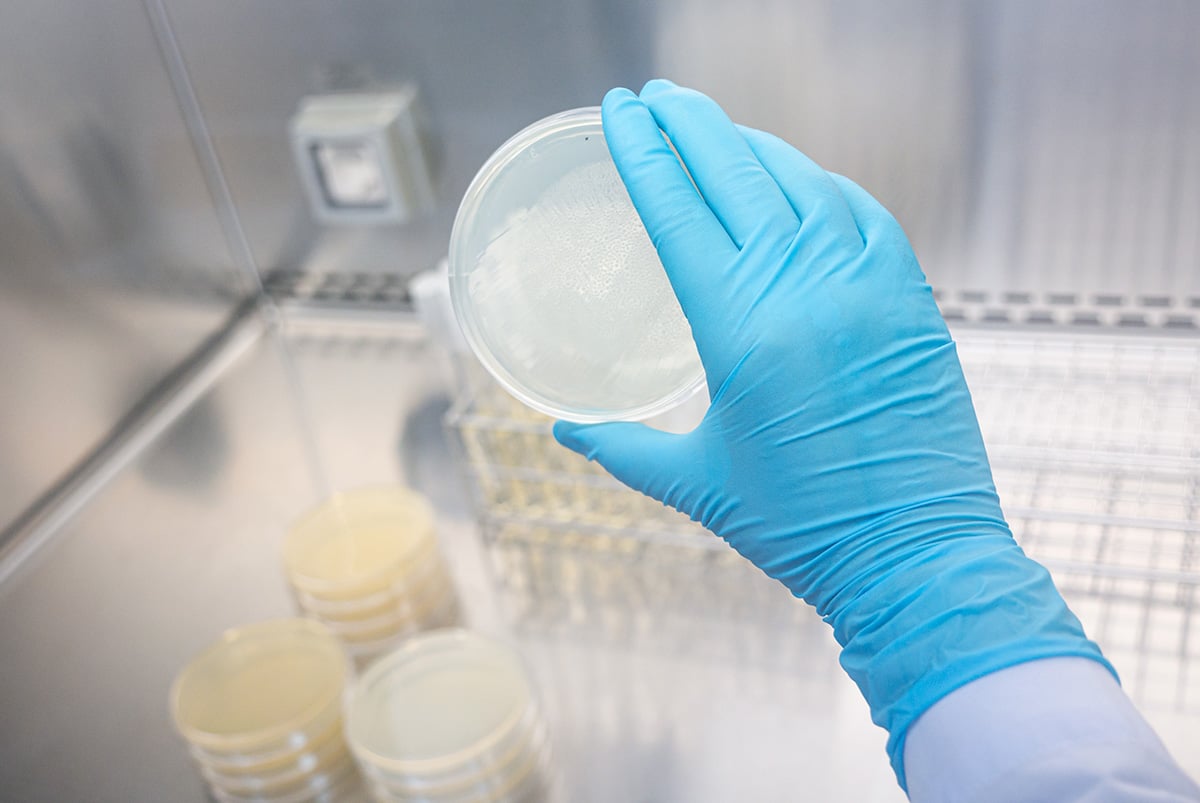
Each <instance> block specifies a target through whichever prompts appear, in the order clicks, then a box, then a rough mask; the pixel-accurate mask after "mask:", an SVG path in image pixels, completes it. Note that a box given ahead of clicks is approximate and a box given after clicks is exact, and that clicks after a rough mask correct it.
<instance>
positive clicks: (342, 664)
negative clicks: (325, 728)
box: [170, 619, 348, 754]
mask: <svg viewBox="0 0 1200 803" xmlns="http://www.w3.org/2000/svg"><path fill="white" fill-rule="evenodd" d="M347 669H348V667H347V663H346V659H345V657H344V655H343V654H342V650H341V646H340V644H339V642H338V641H337V639H336V638H335V637H334V635H333V634H332V633H331V632H330V631H329V630H328V628H326V627H325V626H323V625H321V624H319V623H317V622H314V621H312V620H309V619H278V620H273V621H268V622H260V623H258V624H253V625H248V626H246V627H240V628H235V629H233V630H228V631H226V632H225V633H224V634H223V635H222V636H221V638H220V640H219V641H217V642H216V643H215V644H213V645H212V646H211V647H209V648H208V649H207V650H205V651H204V652H202V653H200V655H198V656H197V657H196V658H194V659H193V660H192V662H191V663H190V664H188V665H187V666H186V667H184V669H183V671H182V672H181V673H180V674H179V676H178V677H177V678H176V679H175V683H174V685H173V687H172V689H171V698H170V699H171V716H172V719H173V721H174V723H175V727H176V729H177V730H178V731H179V733H180V735H181V736H183V738H184V739H186V740H187V741H188V742H189V743H191V744H192V745H193V746H195V747H199V748H201V749H202V750H208V751H214V752H219V753H222V754H228V753H236V752H255V751H261V750H264V749H271V748H272V747H276V746H281V747H283V748H284V749H286V748H287V747H289V746H290V747H293V748H295V747H299V746H301V745H304V744H307V743H309V742H311V741H312V739H313V737H314V736H319V735H320V730H317V729H315V728H314V725H317V726H318V727H319V723H321V722H322V720H324V719H325V718H326V715H328V714H329V713H330V712H336V710H337V707H338V705H339V703H340V699H341V693H342V688H343V685H344V683H345V681H346V676H347V674H348V672H347Z"/></svg>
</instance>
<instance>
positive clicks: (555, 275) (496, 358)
mask: <svg viewBox="0 0 1200 803" xmlns="http://www.w3.org/2000/svg"><path fill="white" fill-rule="evenodd" d="M449 261H450V298H451V302H452V304H453V307H454V312H455V315H456V317H457V318H458V321H459V325H460V326H461V328H462V330H463V334H464V335H465V336H466V340H467V342H468V343H469V344H470V346H471V349H472V350H473V351H474V352H475V355H476V356H477V357H478V358H479V360H480V362H482V363H483V365H484V366H485V367H486V368H487V370H488V371H489V372H490V373H491V374H492V375H493V376H494V377H495V378H496V380H497V381H498V382H499V383H500V384H501V385H502V386H504V387H505V388H506V389H507V390H508V391H509V393H511V394H512V395H513V396H515V397H516V398H517V399H519V400H521V401H522V402H524V403H525V404H527V405H528V406H530V407H532V408H534V409H536V410H540V411H541V412H544V413H547V414H549V415H552V416H555V417H557V418H563V419H567V420H572V421H583V422H591V421H611V420H619V419H630V420H634V419H643V418H649V417H651V416H654V415H657V414H658V413H661V412H663V411H664V410H667V409H670V408H672V407H674V406H675V405H677V404H680V403H682V402H683V401H685V400H686V399H687V398H689V397H690V396H692V395H693V394H694V393H696V392H697V391H698V390H700V388H702V387H703V386H704V372H703V368H702V367H701V365H700V358H699V356H698V355H697V353H696V346H695V343H694V341H693V340H692V334H691V329H690V327H689V326H688V323H687V320H686V319H685V318H684V316H683V312H682V310H681V309H680V307H679V302H678V301H677V300H676V298H675V294H674V292H673V291H672V289H671V285H670V282H669V281H668V280H667V276H666V272H665V271H664V270H663V267H662V263H661V262H660V261H659V259H658V254H657V252H656V251H655V249H654V246H653V244H652V243H651V242H650V238H649V237H648V236H647V234H646V230H645V228H644V227H643V225H642V222H641V219H640V218H639V217H638V214H637V211H636V210H635V209H634V207H633V203H632V202H631V201H630V200H629V195H628V193H627V192H626V190H625V186H624V184H623V183H622V182H621V178H620V176H619V175H618V174H617V169H616V165H615V164H613V161H612V157H611V156H610V155H609V152H608V146H607V144H606V142H605V139H604V131H603V128H602V126H601V121H600V110H599V108H595V107H593V108H586V109H574V110H572V111H567V112H563V113H561V114H557V115H554V116H552V117H547V118H545V119H543V120H539V121H538V122H536V123H534V124H533V125H531V126H529V127H528V128H526V129H524V130H523V131H521V132H520V133H518V134H516V135H515V136H514V137H512V138H511V139H510V140H508V142H506V143H504V144H503V145H502V146H500V148H499V150H497V151H496V152H495V153H494V154H492V156H491V158H490V159H488V161H487V162H486V163H485V164H484V166H483V167H482V168H481V169H480V171H479V173H478V174H477V175H476V176H475V179H474V181H472V182H471V185H470V187H469V188H468V189H467V192H466V195H465V196H464V197H463V201H462V204H461V206H460V207H459V210H458V215H457V217H456V218H455V221H454V228H453V230H452V231H451V235H450V260H449Z"/></svg>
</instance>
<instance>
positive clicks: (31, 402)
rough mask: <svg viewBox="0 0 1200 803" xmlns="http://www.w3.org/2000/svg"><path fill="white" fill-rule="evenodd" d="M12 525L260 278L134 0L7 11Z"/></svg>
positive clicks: (0, 487) (6, 322) (1, 12)
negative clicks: (226, 219)
mask: <svg viewBox="0 0 1200 803" xmlns="http://www.w3.org/2000/svg"><path fill="white" fill-rule="evenodd" d="M0 76H3V77H2V78H0V343H2V344H3V345H2V346H0V382H2V390H0V532H2V531H3V530H4V527H5V524H6V523H10V522H13V521H14V520H15V519H16V517H17V516H18V514H19V513H20V512H21V511H22V510H25V509H26V508H28V506H29V505H30V504H31V503H32V502H33V501H34V500H35V499H36V498H37V497H38V496H39V494H41V493H42V492H43V491H45V490H46V489H47V488H48V487H50V485H51V484H52V483H53V482H55V481H56V480H57V479H58V478H60V477H61V476H63V474H64V473H65V472H66V471H68V469H69V468H70V467H71V466H72V465H74V464H75V463H76V462H77V461H78V460H80V459H81V458H82V457H83V456H84V455H86V454H87V453H88V452H89V450H91V449H92V448H93V447H94V446H95V445H96V444H97V443H99V442H100V441H101V440H102V439H103V438H104V437H105V435H106V434H107V433H108V432H109V431H110V430H111V429H112V427H113V426H114V424H115V423H116V422H117V421H118V419H119V418H120V417H121V416H122V415H124V414H125V413H126V412H127V411H128V410H130V409H131V408H132V407H133V406H134V404H135V403H136V402H138V400H139V399H141V398H142V396H143V395H144V394H145V393H146V391H147V390H148V389H149V388H150V387H151V386H152V385H153V384H154V383H155V382H157V381H158V380H159V379H161V378H162V377H163V375H164V374H165V373H166V372H167V371H168V370H169V369H170V368H171V367H172V366H174V365H176V364H177V363H178V362H179V361H180V360H182V359H183V358H184V357H185V356H186V355H187V354H188V353H189V352H190V351H191V350H192V349H193V348H195V347H196V345H197V344H198V343H199V342H200V341H201V340H202V339H203V338H204V337H205V336H206V335H207V334H210V333H211V332H212V331H214V330H215V329H216V328H217V327H218V326H219V325H220V323H221V321H222V320H223V319H224V318H225V316H226V315H227V313H228V311H229V310H230V309H231V308H232V306H233V304H234V302H235V299H236V298H237V297H238V296H240V295H243V294H244V293H246V292H248V289H249V288H248V287H247V284H246V283H245V282H243V281H242V279H241V278H240V277H239V274H238V273H237V266H236V264H235V261H234V257H233V256H232V254H231V251H230V248H229V247H228V246H227V241H226V232H225V230H224V229H223V228H222V225H221V222H220V220H219V216H218V212H217V208H216V207H215V206H214V204H213V200H212V197H211V195H210V193H209V190H208V185H207V184H206V181H205V177H204V174H203V171H202V168H201V163H200V160H199V159H198V156H197V151H196V149H195V148H194V145H193V140H192V139H191V137H190V135H189V129H188V127H187V125H186V124H185V118H184V115H183V113H182V111H181V107H180V105H179V101H178V98H177V94H176V91H175V89H174V88H173V85H172V82H171V80H170V77H169V73H168V71H167V69H166V68H165V63H164V60H163V54H162V51H161V50H160V46H159V42H158V41H157V40H156V38H155V35H154V30H153V25H152V19H151V17H149V16H148V14H147V10H146V8H144V7H143V6H142V5H141V4H140V3H139V2H137V0H95V2H87V3H73V2H69V0H51V1H50V2H47V0H8V1H7V2H5V4H4V7H3V9H0Z"/></svg>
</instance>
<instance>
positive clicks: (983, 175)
mask: <svg viewBox="0 0 1200 803" xmlns="http://www.w3.org/2000/svg"><path fill="white" fill-rule="evenodd" d="M0 15H2V20H0V75H3V76H4V78H5V80H4V81H3V83H0V243H2V245H0V269H2V273H0V282H2V287H3V291H4V292H3V293H2V294H0V305H2V306H0V337H3V339H4V343H5V348H4V350H3V354H2V356H0V371H3V376H4V378H5V382H6V387H5V392H4V393H3V395H2V396H0V427H2V429H0V434H2V435H3V439H4V449H3V450H0V488H2V490H0V522H4V521H9V520H11V519H12V518H13V517H14V516H15V515H16V512H17V511H18V510H20V509H22V507H23V506H25V505H27V504H28V503H29V501H30V500H31V499H32V498H34V496H35V495H36V493H37V491H38V489H40V488H44V487H45V486H46V485H47V483H48V482H49V481H51V480H52V479H53V478H54V477H56V476H59V475H60V474H61V472H62V471H64V470H65V468H66V467H67V466H69V465H70V464H71V463H72V461H73V460H75V459H77V458H78V456H79V455H81V454H83V453H84V452H85V451H86V450H87V448H88V446H89V444H92V443H94V442H95V441H96V440H97V439H98V438H99V437H100V436H101V435H102V433H104V432H105V431H106V429H107V428H108V427H109V426H111V424H112V422H113V421H114V420H115V419H116V417H117V415H119V413H120V412H121V411H122V410H124V409H127V408H128V406H129V405H130V404H131V403H132V401H133V400H135V399H137V398H138V397H139V395H140V394H141V393H142V392H143V391H144V390H145V389H146V388H147V387H148V385H149V384H150V383H151V382H152V381H153V380H154V379H155V378H156V377H158V376H161V375H162V373H163V372H164V370H165V369H166V368H167V367H168V366H170V365H171V364H173V363H174V362H175V361H177V360H179V359H180V358H181V357H182V356H183V355H185V354H186V353H188V351H189V349H190V348H192V347H193V346H194V345H195V343H196V342H197V341H198V339H199V337H200V336H201V335H202V334H203V333H205V332H208V331H211V330H212V328H213V327H215V326H216V325H217V323H218V321H219V320H220V318H221V315H222V314H224V312H225V311H227V310H228V308H229V306H230V304H231V303H232V299H233V298H234V297H235V296H237V295H240V294H245V293H247V292H250V291H252V290H253V282H252V281H251V282H247V281H241V280H239V279H238V278H237V271H238V270H239V269H240V270H243V271H247V270H249V271H251V272H252V271H253V269H255V268H256V269H257V270H258V271H260V272H261V273H262V274H269V273H272V272H275V271H299V272H303V273H325V272H333V273H374V274H379V273H388V274H410V273H413V272H415V271H418V270H421V269H423V268H426V267H428V266H430V265H432V264H433V263H434V262H435V261H436V260H437V259H438V258H439V257H440V256H441V255H442V254H443V253H444V252H445V248H446V239H447V236H448V234H449V229H450V224H451V221H452V219H453V214H454V211H455V207H456V204H457V200H458V198H459V197H460V196H461V194H462V191H463V190H464V189H465V187H466V185H467V183H468V182H469V180H470V178H471V176H472V175H473V173H474V171H475V170H476V168H477V167H478V166H479V165H480V164H481V163H482V161H483V160H484V159H485V158H486V157H487V155H488V154H489V153H490V152H491V151H492V149H494V148H495V147H496V146H497V145H499V144H500V143H501V142H502V141H503V140H504V139H505V138H506V137H507V136H508V135H510V134H511V133H513V132H514V131H516V130H517V129H519V128H520V127H522V126H523V125H525V124H526V123H528V122H530V121H532V120H534V119H536V118H538V117H540V116H542V115H545V114H548V113H551V112H554V111H557V110H560V109H563V108H567V107H572V106H580V105H589V104H595V103H597V102H598V101H599V99H600V98H601V97H602V95H603V93H604V91H605V90H606V89H608V88H609V87H611V86H614V85H617V84H623V85H628V86H632V87H634V88H637V87H638V86H640V85H641V83H642V82H643V81H644V80H646V79H647V78H649V77H652V76H655V75H665V76H669V77H673V78H675V79H676V80H678V81H680V82H681V83H688V84H692V85H695V86H697V87H699V88H701V89H703V90H705V91H707V92H709V93H711V94H712V95H714V96H715V97H716V98H717V99H718V100H719V101H721V102H722V103H723V104H724V105H725V106H726V107H727V108H728V109H729V110H730V111H731V113H732V114H733V115H734V116H735V117H736V118H737V119H739V120H740V121H743V122H746V123H749V124H752V125H757V126H760V127H763V128H768V129H770V130H773V131H775V132H777V133H779V134H780V135H782V136H784V137H785V138H786V139H788V140H790V141H792V142H793V143H794V144H796V145H798V146H799V147H801V148H802V149H804V150H806V151H807V152H809V153H810V154H811V155H812V156H813V157H814V158H816V159H817V160H818V161H820V162H821V163H823V164H825V165H826V166H827V167H829V168H830V169H834V170H837V171H839V172H842V173H845V174H847V175H850V176H851V177H853V178H855V179H857V180H858V181H860V183H862V184H863V185H864V186H866V187H867V188H868V189H869V190H871V191H872V192H873V193H875V194H876V195H878V196H879V197H880V198H881V199H882V200H883V201H884V202H885V203H886V204H887V205H888V206H889V207H890V208H891V209H892V210H893V211H894V212H895V213H896V215H897V216H898V217H899V218H900V220H901V222H902V223H903V224H904V225H905V226H906V228H907V229H908V230H909V232H910V235H911V236H912V239H913V241H914V245H915V246H916V248H917V251H918V254H919V255H920V256H921V257H922V261H923V264H924V265H925V267H926V270H927V272H928V273H929V275H930V278H931V279H932V281H933V283H934V284H935V286H936V287H939V288H940V289H941V290H942V297H943V299H944V305H945V306H948V307H953V306H954V305H955V304H956V303H957V302H958V301H962V300H964V299H966V300H968V301H970V302H971V303H973V304H975V305H976V306H982V307H986V306H987V305H988V304H992V303H997V304H999V303H1001V302H1003V303H1004V304H1011V303H1015V304H1018V305H1020V304H1025V305H1026V306H1027V307H1028V308H1029V309H1034V308H1036V307H1037V306H1038V305H1040V304H1044V303H1051V302H1054V303H1061V302H1062V301H1063V300H1064V299H1066V300H1068V301H1070V302H1071V303H1072V304H1079V305H1084V306H1086V305H1095V304H1100V305H1101V306H1109V307H1114V308H1117V309H1127V308H1144V307H1149V308H1153V309H1156V310H1167V312H1165V313H1163V315H1168V314H1174V313H1176V312H1180V313H1183V315H1182V317H1183V318H1185V319H1186V318H1187V316H1188V315H1191V316H1193V317H1194V316H1195V315H1196V314H1197V313H1196V312H1194V311H1195V310H1200V270H1197V266H1200V235H1198V234H1197V230H1198V229H1197V225H1196V223H1195V221H1196V220H1197V219H1200V180H1197V179H1196V178H1195V177H1196V176H1200V83H1198V82H1196V81H1195V76H1196V75H1198V74H1200V48H1197V47H1196V46H1195V42H1196V41H1200V5H1198V4H1196V3H1195V2H1193V1H1192V0H1159V2H1155V3H1141V2H1137V0H1056V1H1055V2H1053V3H1045V2H1037V0H977V1H976V2H969V1H968V0H911V1H910V2H906V3H903V4H890V3H889V4H885V3H878V2H873V0H836V1H835V0H746V2H742V3H728V2H722V1H721V0H657V1H656V2H653V3H647V2H637V0H608V1H607V2H601V0H506V2H479V1H478V0H443V2H436V3H434V2H428V0H346V1H345V2H339V3H335V4H334V3H329V2H324V0H255V2H253V3H239V4H222V5H218V6H214V5H213V4H212V3H209V2H205V0H144V2H143V3H142V4H138V3H137V2H134V0H95V1H94V2H89V3H84V4H78V3H68V2H65V0H51V1H50V2H39V1H38V0H10V2H8V3H7V4H6V5H5V8H4V10H3V11H2V12H0ZM408 80H411V81H415V82H416V83H417V84H418V86H419V87H420V89H421V91H422V92H423V95H424V97H425V100H426V102H427V105H428V107H429V111H430V114H431V118H432V122H433V133H434V135H435V137H436V138H437V141H438V147H439V150H440V157H441V158H440V161H441V164H442V171H441V174H440V179H439V194H440V202H439V205H438V207H437V209H436V211H435V212H434V213H433V214H432V215H431V216H430V217H428V218H425V219H422V220H418V221H415V222H413V223H410V224H407V225H403V226H391V227H359V226H332V225H324V226H322V225H318V224H317V223H316V222H315V221H314V220H313V219H312V217H311V215H310V213H309V211H308V208H307V205H306V203H305V199H304V197H303V195H302V188H301V184H300V181H299V180H298V178H297V176H296V171H295V168H294V166H293V163H292V157H291V154H290V151H289V147H288V139H287V133H286V132H287V127H286V126H287V120H288V117H289V116H290V115H291V114H292V112H293V111H294V110H295V108H296V106H297V103H298V102H299V101H300V99H301V98H302V97H304V96H305V95H306V94H310V93H314V92H321V91H329V90H337V89H349V88H371V87H383V86H388V85H391V84H396V83H399V82H401V81H408ZM1021 299H1027V300H1025V301H1022V300H1021ZM1055 299H1057V301H1056V300H1055ZM1034 311H1035V312H1036V310H1034ZM1135 317H1136V316H1135ZM1163 320H1166V318H1163ZM1183 322H1184V323H1186V322H1187V321H1186V320H1184V321H1183Z"/></svg>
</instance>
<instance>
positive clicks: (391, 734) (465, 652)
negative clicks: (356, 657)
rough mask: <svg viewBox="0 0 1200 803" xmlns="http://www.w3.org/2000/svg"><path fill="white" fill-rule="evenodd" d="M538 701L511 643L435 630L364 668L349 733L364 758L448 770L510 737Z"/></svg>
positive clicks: (404, 768) (400, 769)
mask: <svg viewBox="0 0 1200 803" xmlns="http://www.w3.org/2000/svg"><path fill="white" fill-rule="evenodd" d="M533 704H534V703H533V695H532V691H531V689H530V684H529V681H528V679H527V676H526V674H525V670H524V667H522V665H521V663H520V661H519V660H518V659H517V657H516V655H515V654H514V653H513V652H512V651H511V650H509V649H508V648H507V647H504V646H503V645H501V644H499V643H497V642H494V641H492V640H491V639H488V638H485V637H483V636H481V635H478V634H476V633H472V632H470V631H467V630H460V629H452V630H439V631H433V632H430V633H428V634H425V635H422V636H417V637H414V638H412V639H409V640H408V641H407V642H405V643H404V644H403V645H402V646H401V647H399V648H398V649H397V650H395V651H394V652H392V653H390V654H388V655H386V656H384V657H382V658H379V659H378V660H376V661H375V662H374V663H373V664H372V665H371V667H370V668H369V669H367V671H366V672H365V673H363V675H362V676H361V677H360V678H359V680H358V682H357V683H356V684H355V685H354V686H353V687H352V689H351V691H350V693H349V695H348V702H347V706H346V739H347V741H348V742H349V743H350V748H351V750H352V751H353V752H354V754H355V755H356V756H357V757H358V759H359V761H360V762H362V763H363V764H366V765H372V766H375V767H379V768H382V769H385V770H387V771H388V772H390V773H399V774H407V773H411V774H415V775H422V774H433V773H438V772H444V771H446V770H448V769H452V768H454V767H458V766H461V765H463V764H467V763H470V762H472V761H473V760H474V759H475V758H477V757H478V756H479V755H480V754H482V753H484V752H486V751H489V750H491V749H493V748H494V747H495V746H496V745H498V744H500V743H501V742H503V741H504V740H505V739H506V738H507V737H508V736H509V734H510V733H511V732H512V731H513V729H514V728H516V727H517V726H518V725H519V723H521V722H522V721H523V719H524V718H525V717H527V712H528V710H529V708H530V707H531V706H533Z"/></svg>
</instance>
